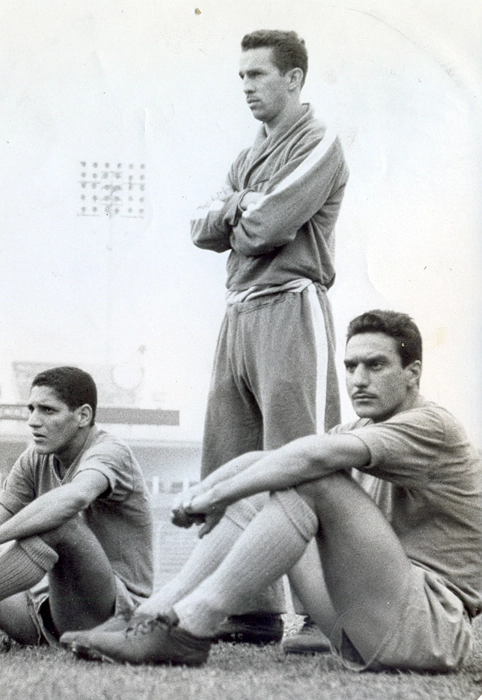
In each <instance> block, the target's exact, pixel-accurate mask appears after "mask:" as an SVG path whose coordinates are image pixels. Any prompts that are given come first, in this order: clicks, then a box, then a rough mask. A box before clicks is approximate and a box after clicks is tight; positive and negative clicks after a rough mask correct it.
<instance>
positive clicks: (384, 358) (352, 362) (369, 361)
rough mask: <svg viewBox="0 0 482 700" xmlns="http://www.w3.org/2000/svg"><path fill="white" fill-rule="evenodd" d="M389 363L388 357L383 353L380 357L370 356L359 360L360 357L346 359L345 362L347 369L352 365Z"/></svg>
mask: <svg viewBox="0 0 482 700" xmlns="http://www.w3.org/2000/svg"><path fill="white" fill-rule="evenodd" d="M386 361H387V356H386V355H384V354H383V353H379V354H378V355H370V356H369V357H363V358H358V357H353V358H350V357H348V358H346V359H345V360H344V364H345V367H348V366H350V365H357V364H359V363H360V362H363V364H365V365H368V364H372V363H373V362H386Z"/></svg>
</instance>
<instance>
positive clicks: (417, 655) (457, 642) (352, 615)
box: [334, 564, 472, 671]
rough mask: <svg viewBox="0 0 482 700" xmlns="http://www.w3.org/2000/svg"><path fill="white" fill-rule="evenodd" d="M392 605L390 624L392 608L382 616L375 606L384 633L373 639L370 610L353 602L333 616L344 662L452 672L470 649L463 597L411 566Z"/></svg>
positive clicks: (366, 666)
mask: <svg viewBox="0 0 482 700" xmlns="http://www.w3.org/2000/svg"><path fill="white" fill-rule="evenodd" d="M394 605H395V606H396V608H397V615H396V617H398V620H396V623H395V624H394V615H393V610H391V611H390V614H389V615H387V614H386V611H385V609H384V606H382V605H380V607H379V609H378V611H377V614H378V616H379V624H378V625H377V628H378V629H380V628H382V626H383V621H384V620H385V634H384V635H382V636H381V637H378V639H377V638H374V637H373V636H372V635H371V634H370V623H371V621H372V620H373V613H374V611H373V609H370V610H369V611H367V610H366V609H364V607H363V605H362V604H357V605H354V606H353V607H352V608H350V609H348V610H347V611H346V612H345V613H344V614H343V615H342V616H341V617H340V618H338V620H337V623H336V625H335V627H336V628H338V629H337V630H336V631H335V630H334V632H335V635H336V636H337V637H338V638H339V636H340V631H341V632H342V643H341V647H340V649H339V651H340V654H341V655H342V657H344V659H345V660H346V661H347V662H348V664H349V665H350V663H351V662H355V665H356V666H358V665H361V666H362V667H365V668H370V669H373V670H378V669H383V668H398V669H410V670H414V671H452V670H455V669H457V668H458V667H459V666H460V664H461V663H462V661H463V660H464V658H465V657H466V655H467V653H468V652H469V650H470V648H471V644H472V628H471V624H470V620H469V617H468V614H467V612H466V611H465V608H464V605H463V603H462V601H461V600H460V598H458V596H456V595H455V594H454V593H453V592H452V591H451V590H450V589H448V588H447V586H446V584H445V582H444V581H443V580H442V579H441V578H440V577H439V576H438V575H437V574H435V573H433V572H431V571H427V570H425V569H422V568H421V567H419V566H417V565H415V564H412V567H411V573H410V576H409V579H408V581H407V582H406V584H405V586H403V587H402V589H401V592H400V597H399V599H398V600H397V601H394ZM355 640H356V643H355Z"/></svg>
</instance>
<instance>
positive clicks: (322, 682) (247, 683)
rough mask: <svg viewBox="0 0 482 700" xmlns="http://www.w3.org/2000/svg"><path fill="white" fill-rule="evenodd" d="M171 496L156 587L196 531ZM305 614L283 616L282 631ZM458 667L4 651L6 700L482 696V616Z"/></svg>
mask: <svg viewBox="0 0 482 700" xmlns="http://www.w3.org/2000/svg"><path fill="white" fill-rule="evenodd" d="M170 500H171V496H168V495H160V496H158V497H157V498H156V499H155V502H153V508H154V514H155V521H156V527H155V553H156V587H157V586H159V585H160V584H162V582H163V581H165V580H166V579H168V578H170V577H171V576H172V575H173V573H174V572H175V571H176V570H177V569H178V568H179V566H180V565H181V563H182V561H183V560H184V559H185V558H186V557H187V556H188V555H189V552H190V551H191V549H192V547H193V545H194V543H195V541H196V533H195V531H191V530H179V529H177V528H173V527H172V526H170V525H168V518H167V514H168V507H169V503H170ZM300 624H301V618H300V617H298V616H296V615H294V614H293V613H291V614H288V615H286V616H285V633H286V634H287V635H290V634H293V633H294V632H296V630H297V628H298V626H299V625H300ZM475 631H476V635H475V636H476V639H475V645H474V650H473V653H472V655H471V657H470V658H469V659H468V660H467V664H466V665H465V667H464V668H463V669H462V670H461V671H459V672H458V673H454V674H448V675H431V674H423V675H422V674H414V673H362V674H356V673H353V672H351V671H347V670H346V669H344V668H343V666H342V664H341V663H340V661H339V659H338V658H337V657H335V656H332V655H320V656H312V657H294V656H285V655H284V654H283V652H282V650H281V647H280V646H279V645H271V646H269V647H265V648H255V647H251V646H248V645H233V644H218V645H214V646H213V648H212V651H211V655H210V657H209V660H208V663H207V664H206V665H205V666H204V667H202V668H191V669H190V668H182V667H177V668H175V667H173V668H170V667H162V666H156V667H146V666H143V667H128V666H117V665H110V664H100V663H96V662H88V661H80V660H77V659H75V658H74V657H73V656H72V655H71V654H70V653H68V652H66V651H64V650H62V649H55V648H50V647H40V648H25V647H19V646H15V645H14V646H12V648H11V649H10V651H8V652H6V653H0V673H1V676H0V678H1V684H0V699H1V700H25V699H29V698H32V700H151V699H156V700H157V699H158V698H159V699H162V700H171V698H172V700H254V699H256V700H271V699H273V700H291V699H298V698H300V699H303V700H392V699H398V698H400V700H402V698H403V700H418V699H424V700H425V699H428V698H430V699H432V698H433V699H434V700H477V699H478V698H479V696H480V695H482V619H481V620H480V622H478V621H477V622H476V623H475Z"/></svg>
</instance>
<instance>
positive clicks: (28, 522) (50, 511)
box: [0, 486, 82, 544]
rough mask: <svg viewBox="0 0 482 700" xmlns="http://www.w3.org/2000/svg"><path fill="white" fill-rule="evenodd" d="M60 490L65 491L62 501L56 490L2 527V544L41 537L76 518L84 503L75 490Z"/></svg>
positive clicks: (64, 487) (0, 539) (21, 511)
mask: <svg viewBox="0 0 482 700" xmlns="http://www.w3.org/2000/svg"><path fill="white" fill-rule="evenodd" d="M59 488H62V489H64V490H65V491H64V493H63V498H62V500H61V501H59V499H58V495H57V494H56V491H57V490H58V489H54V490H53V491H50V492H49V493H46V494H44V495H43V496H40V497H39V498H37V499H36V500H35V501H32V502H31V503H29V504H28V505H26V506H25V508H23V509H22V510H20V511H19V512H18V513H16V514H15V515H12V517H11V518H9V519H8V520H7V521H6V522H4V523H3V524H2V525H0V544H3V543H4V542H9V541H10V540H19V539H23V538H25V537H31V536H32V535H41V534H42V533H44V532H48V531H49V530H53V529H54V528H56V527H60V525H63V524H64V523H66V522H67V521H68V520H70V518H72V517H74V515H76V514H77V513H78V512H79V510H80V509H81V505H82V502H81V501H80V500H79V498H78V496H77V494H76V492H75V489H68V486H63V487H59ZM70 491H71V493H70Z"/></svg>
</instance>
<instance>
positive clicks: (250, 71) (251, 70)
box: [239, 68, 265, 78]
mask: <svg viewBox="0 0 482 700" xmlns="http://www.w3.org/2000/svg"><path fill="white" fill-rule="evenodd" d="M263 72H265V71H263V69H262V68H248V70H244V71H243V70H240V71H239V77H240V78H244V76H245V75H256V73H263Z"/></svg>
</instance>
